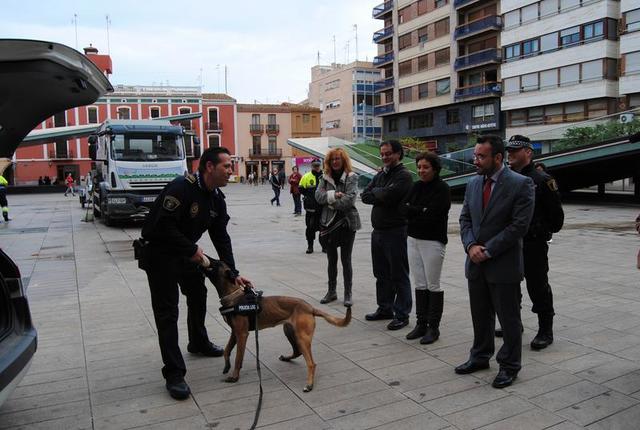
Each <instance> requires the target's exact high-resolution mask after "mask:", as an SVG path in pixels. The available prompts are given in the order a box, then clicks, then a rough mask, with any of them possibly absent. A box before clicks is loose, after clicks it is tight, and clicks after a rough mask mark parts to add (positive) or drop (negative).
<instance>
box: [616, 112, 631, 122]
mask: <svg viewBox="0 0 640 430" xmlns="http://www.w3.org/2000/svg"><path fill="white" fill-rule="evenodd" d="M618 121H620V124H629V123H630V122H631V121H633V114H632V113H623V114H622V115H620V117H619V118H618Z"/></svg>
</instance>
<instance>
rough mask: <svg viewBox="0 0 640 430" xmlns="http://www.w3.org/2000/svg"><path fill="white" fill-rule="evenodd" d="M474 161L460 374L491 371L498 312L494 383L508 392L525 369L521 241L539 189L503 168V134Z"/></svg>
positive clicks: (481, 145)
mask: <svg viewBox="0 0 640 430" xmlns="http://www.w3.org/2000/svg"><path fill="white" fill-rule="evenodd" d="M473 157H474V164H475V166H476V169H477V176H476V177H474V178H472V179H471V180H470V181H469V183H468V184H467V189H466V191H465V196H464V203H463V204H462V211H461V213H460V237H461V239H462V244H463V246H464V250H465V252H466V253H467V258H466V262H465V276H466V277H467V281H468V288H469V305H470V308H471V318H472V321H473V345H472V347H471V350H470V352H469V359H468V360H467V361H466V362H465V363H464V364H461V365H460V366H458V367H456V368H455V372H456V373H458V374H468V373H473V372H475V371H478V370H482V369H487V368H489V359H490V358H491V357H492V356H493V353H494V349H495V344H494V341H495V339H494V330H495V316H496V314H497V315H498V319H499V320H500V325H501V326H502V329H503V331H504V344H503V345H502V347H501V348H500V350H499V351H498V354H497V356H496V360H497V362H498V364H499V365H500V370H499V372H498V374H497V375H496V377H495V379H494V380H493V383H492V385H493V387H495V388H504V387H507V386H509V385H511V384H512V383H513V381H514V380H515V379H516V378H517V375H518V372H519V371H520V369H521V367H522V364H521V357H522V331H521V330H522V322H521V320H520V282H521V281H522V278H523V274H524V265H523V262H522V238H523V237H524V236H525V234H526V233H527V230H528V229H529V225H530V223H531V218H532V217H533V210H534V188H533V181H532V180H531V178H528V177H526V176H522V175H520V174H518V173H515V172H513V171H511V170H510V169H509V168H507V167H505V166H504V142H503V141H502V139H501V138H500V137H499V136H493V135H485V136H481V137H479V138H478V139H477V143H476V146H475V148H474V152H473Z"/></svg>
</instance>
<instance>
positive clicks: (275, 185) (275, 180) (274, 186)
mask: <svg viewBox="0 0 640 430" xmlns="http://www.w3.org/2000/svg"><path fill="white" fill-rule="evenodd" d="M269 183H270V184H271V190H273V198H272V199H271V206H273V202H276V206H280V190H281V189H282V182H280V175H278V169H277V168H275V167H274V168H273V170H272V172H271V175H270V176H269Z"/></svg>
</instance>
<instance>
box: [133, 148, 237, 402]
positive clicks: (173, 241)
mask: <svg viewBox="0 0 640 430" xmlns="http://www.w3.org/2000/svg"><path fill="white" fill-rule="evenodd" d="M231 173H232V167H231V157H230V155H229V151H228V150H227V149H226V148H222V147H217V148H209V149H207V150H206V151H204V152H203V153H202V156H201V157H200V164H199V167H198V172H197V173H196V174H195V175H186V176H184V177H178V178H176V179H174V180H173V181H172V182H170V183H169V184H167V186H166V187H165V188H164V190H163V191H162V193H160V196H159V197H158V198H157V199H156V201H155V203H154V205H153V207H152V209H151V212H150V213H149V215H148V217H147V220H146V222H145V224H144V227H143V228H142V238H143V239H144V240H145V241H146V242H147V244H146V246H145V247H144V251H143V252H142V257H141V258H140V262H139V265H140V268H142V269H144V270H145V271H146V272H147V278H148V280H149V288H150V290H151V305H152V308H153V315H154V318H155V321H156V327H157V329H158V339H159V342H160V353H161V354H162V362H163V363H164V367H163V368H162V375H163V376H164V378H165V379H166V387H167V390H168V391H169V394H170V395H171V397H173V398H175V399H178V400H183V399H186V398H187V397H189V394H190V392H191V391H190V389H189V386H188V385H187V383H186V382H185V380H184V375H185V374H186V367H185V364H184V360H183V358H182V353H181V352H180V348H179V346H178V324H177V323H178V286H180V290H181V291H182V294H184V295H185V296H186V297H187V310H188V311H187V326H188V333H189V344H188V346H187V350H188V351H189V352H190V353H192V354H202V355H205V356H208V357H219V356H221V355H222V353H223V350H222V348H220V347H218V346H216V345H214V344H213V343H212V342H211V341H210V340H209V337H208V335H207V329H206V328H205V325H204V320H205V315H206V312H207V288H206V287H205V283H204V276H203V275H202V273H201V272H200V271H199V270H198V264H199V263H201V262H202V261H203V259H204V258H205V255H204V252H203V250H202V248H200V247H199V246H198V245H197V242H198V240H199V239H200V237H201V236H202V233H204V232H205V231H206V230H208V231H209V236H210V237H211V241H212V242H213V245H214V246H215V248H216V251H217V253H218V256H219V257H220V259H221V260H223V261H224V262H225V263H227V264H228V265H229V266H230V267H231V268H232V270H233V271H234V273H235V275H236V283H237V284H238V285H244V284H245V282H248V281H247V280H246V279H244V278H242V277H241V276H239V275H238V272H237V271H236V269H235V262H234V258H233V251H232V248H231V238H230V237H229V234H228V233H227V223H228V221H229V216H228V215H227V206H226V203H225V197H224V194H223V193H222V191H220V189H219V187H224V186H225V185H227V182H228V180H229V176H230V175H231Z"/></svg>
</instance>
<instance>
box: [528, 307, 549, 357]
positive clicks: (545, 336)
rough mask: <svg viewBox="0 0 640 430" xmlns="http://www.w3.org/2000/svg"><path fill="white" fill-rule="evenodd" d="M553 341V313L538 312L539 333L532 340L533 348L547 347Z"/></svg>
mask: <svg viewBox="0 0 640 430" xmlns="http://www.w3.org/2000/svg"><path fill="white" fill-rule="evenodd" d="M552 343H553V314H551V315H549V314H545V315H541V314H538V334H536V337H534V338H533V340H532V341H531V349H535V350H539V349H545V348H546V347H547V346H549V345H551V344H552Z"/></svg>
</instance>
